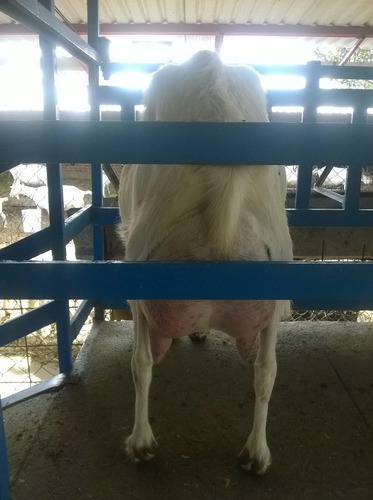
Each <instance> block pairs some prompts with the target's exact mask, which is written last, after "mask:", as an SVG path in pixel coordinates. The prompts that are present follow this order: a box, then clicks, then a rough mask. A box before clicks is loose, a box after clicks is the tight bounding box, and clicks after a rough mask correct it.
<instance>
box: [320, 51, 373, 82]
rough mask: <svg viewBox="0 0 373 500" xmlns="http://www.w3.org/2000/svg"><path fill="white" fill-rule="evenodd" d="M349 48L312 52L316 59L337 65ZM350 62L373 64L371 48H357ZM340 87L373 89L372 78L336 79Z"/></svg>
mask: <svg viewBox="0 0 373 500" xmlns="http://www.w3.org/2000/svg"><path fill="white" fill-rule="evenodd" d="M349 50H350V49H345V48H338V49H335V50H332V51H329V52H323V51H322V50H320V49H316V50H315V52H314V54H315V58H316V60H317V61H320V62H324V63H329V64H335V65H339V64H340V63H341V62H342V61H343V59H344V58H345V57H346V55H347V54H348V52H349ZM349 62H352V63H355V64H356V63H357V64H358V63H362V64H364V65H367V64H371V65H372V66H373V50H367V49H357V50H356V51H355V52H354V53H353V54H352V56H351V59H349ZM338 82H339V83H340V85H341V87H344V88H355V89H373V80H338Z"/></svg>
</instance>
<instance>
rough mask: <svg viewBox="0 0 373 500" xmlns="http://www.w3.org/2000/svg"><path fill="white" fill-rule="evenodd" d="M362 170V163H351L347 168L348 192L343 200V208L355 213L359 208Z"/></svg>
mask: <svg viewBox="0 0 373 500" xmlns="http://www.w3.org/2000/svg"><path fill="white" fill-rule="evenodd" d="M361 172H362V167H361V165H349V167H348V168H347V178H346V192H345V197H344V201H343V208H344V209H345V210H346V212H347V211H348V212H349V213H353V211H355V212H357V211H358V210H359V201H360V190H361Z"/></svg>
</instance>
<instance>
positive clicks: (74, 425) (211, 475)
mask: <svg viewBox="0 0 373 500" xmlns="http://www.w3.org/2000/svg"><path fill="white" fill-rule="evenodd" d="M131 352H132V323H131V322H120V323H102V324H100V325H98V326H95V327H94V328H93V330H92V333H91V334H90V336H89V337H88V340H87V342H86V344H85V345H84V347H83V350H82V352H81V355H80V359H79V362H78V370H79V372H80V381H79V383H77V384H76V385H67V386H65V387H64V388H63V389H62V390H61V391H60V392H58V393H56V394H52V395H46V396H45V395H44V396H38V397H36V398H34V399H33V400H31V401H28V402H26V403H22V404H20V405H18V406H15V407H11V408H9V409H6V410H5V412H4V413H5V415H4V416H5V426H6V434H7V441H8V455H9V462H10V470H11V476H12V499H13V500H26V499H27V500H30V499H38V500H52V499H58V500H66V499H69V500H75V499H97V500H106V499H110V500H112V499H113V500H116V499H144V500H145V499H156V500H158V499H162V500H163V499H164V500H175V499H188V498H193V499H209V500H210V499H214V500H215V499H240V500H241V499H244V498H250V499H281V500H286V499H294V500H295V499H296V500H299V499H302V500H303V499H306V500H307V499H317V500H323V499H329V498H332V499H354V500H364V499H371V498H373V436H372V434H373V432H372V429H373V324H371V323H370V324H369V323H365V324H356V323H344V324H342V323H327V322H319V323H307V322H302V323H283V324H282V326H281V330H280V333H279V342H278V363H279V372H278V377H277V382H276V386H275V390H274V393H273V396H272V402H271V405H270V416H269V422H268V442H269V446H270V448H271V451H272V456H273V465H272V467H271V468H270V469H269V471H268V472H267V474H266V475H265V476H264V477H255V476H252V475H250V474H246V473H245V472H243V471H242V470H241V469H240V468H239V466H238V461H237V458H236V456H237V453H238V451H239V450H240V448H241V447H242V446H243V444H244V442H245V440H246V438H247V435H248V433H249V429H250V425H251V416H252V409H253V398H254V396H253V387H252V382H253V380H252V379H253V363H252V361H253V356H251V359H250V362H249V363H248V364H243V363H241V362H240V361H239V358H238V355H237V353H236V350H235V346H234V343H233V341H232V340H231V339H230V338H228V337H226V336H224V335H223V334H220V333H212V334H211V335H210V336H209V337H208V340H207V341H206V342H205V343H204V344H202V345H196V344H193V343H192V342H190V340H189V339H188V338H185V339H182V340H180V341H178V342H175V344H174V346H173V348H172V349H171V351H170V352H169V353H168V355H167V358H166V359H165V360H164V361H163V362H162V363H161V364H160V365H159V366H156V367H155V369H154V381H153V384H152V388H151V397H150V413H151V420H152V423H153V429H154V432H155V435H156V437H157V439H158V443H159V448H158V453H157V456H156V458H154V460H153V461H151V462H149V463H146V464H141V465H133V464H131V463H129V462H128V460H127V459H126V457H125V455H124V453H123V446H122V443H123V439H124V437H125V436H126V435H128V434H129V433H130V430H131V426H132V420H133V399H134V390H133V385H132V379H131V373H130V357H131Z"/></svg>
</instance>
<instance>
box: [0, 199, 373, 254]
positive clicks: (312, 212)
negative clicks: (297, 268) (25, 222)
mask: <svg viewBox="0 0 373 500" xmlns="http://www.w3.org/2000/svg"><path fill="white" fill-rule="evenodd" d="M287 213H288V220H289V224H290V226H315V227H333V226H335V227H369V226H372V225H373V209H361V210H359V211H353V212H350V211H348V210H342V209H332V208H325V209H319V208H312V209H307V208H302V209H301V208H288V209H287ZM93 221H94V223H95V224H99V225H104V226H110V225H115V224H118V223H119V221H120V217H119V210H118V208H114V207H110V208H109V207H105V208H96V209H94V210H93ZM0 255H1V254H0Z"/></svg>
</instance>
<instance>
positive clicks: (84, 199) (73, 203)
mask: <svg viewBox="0 0 373 500" xmlns="http://www.w3.org/2000/svg"><path fill="white" fill-rule="evenodd" d="M62 189H63V204H64V210H65V211H66V210H68V209H70V208H81V207H84V206H85V205H87V204H89V203H90V202H91V199H92V192H91V191H88V190H87V191H83V190H82V189H79V188H77V187H75V186H62ZM21 194H22V195H24V196H26V197H27V198H29V199H30V200H32V201H33V202H34V203H35V205H36V206H37V207H38V208H41V209H43V210H46V211H47V212H48V213H49V202H48V187H47V186H40V187H37V188H33V187H29V186H25V185H23V184H20V183H19V182H15V183H13V184H12V186H11V188H10V193H9V198H19V196H20V195H21Z"/></svg>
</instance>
